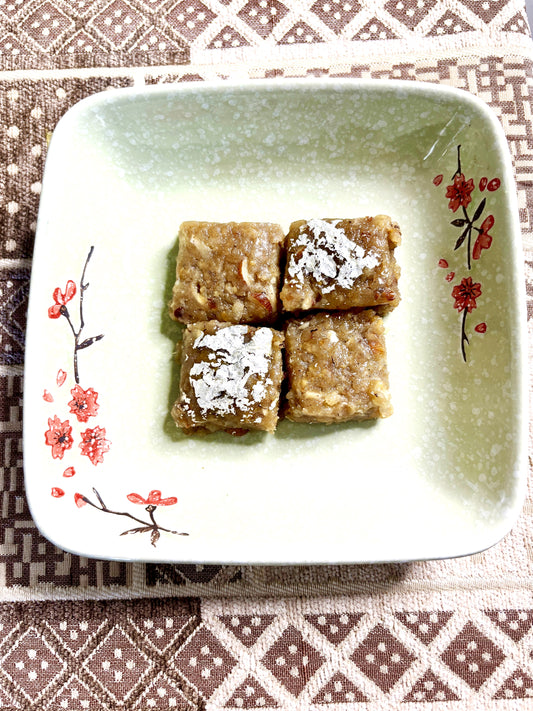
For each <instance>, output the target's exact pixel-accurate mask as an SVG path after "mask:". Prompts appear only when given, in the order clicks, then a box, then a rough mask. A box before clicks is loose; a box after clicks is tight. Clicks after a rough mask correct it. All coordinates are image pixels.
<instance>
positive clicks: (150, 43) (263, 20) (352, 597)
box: [0, 0, 533, 710]
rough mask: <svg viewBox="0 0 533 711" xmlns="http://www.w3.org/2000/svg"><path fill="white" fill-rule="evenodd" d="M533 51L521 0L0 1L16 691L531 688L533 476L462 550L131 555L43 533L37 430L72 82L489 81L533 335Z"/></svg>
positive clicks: (375, 698)
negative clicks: (321, 559)
mask: <svg viewBox="0 0 533 711" xmlns="http://www.w3.org/2000/svg"><path fill="white" fill-rule="evenodd" d="M532 66H533V55H532V42H531V38H530V35H529V27H528V25H527V20H526V16H525V11H524V5H523V2H520V1H518V0H507V1H506V0H487V2H478V1H476V0H469V1H466V2H459V1H454V2H452V1H451V0H450V1H449V2H437V0H402V2H398V0H390V1H388V0H373V1H372V0H367V1H366V2H363V1H361V2H352V1H351V0H348V1H347V2H342V1H341V0H327V1H326V0H317V2H313V0H306V1H305V2H304V1H303V0H290V1H288V0H287V1H286V2H282V1H281V0H178V2H175V0H112V2H109V0H94V1H93V2H88V1H85V2H84V1H83V0H68V1H67V0H53V1H52V0H44V2H43V0H27V1H26V0H4V1H1V0H0V83H1V87H0V122H1V125H0V132H1V135H2V141H1V148H0V150H1V152H2V158H1V161H0V229H1V240H0V282H1V284H0V306H1V310H0V335H1V340H0V443H1V444H0V457H1V466H2V479H1V492H2V524H1V529H0V618H1V619H0V629H1V630H2V639H1V640H0V708H8V709H15V708H17V709H45V708H49V709H63V708H64V709H90V710H92V709H116V708H126V709H150V708H154V709H172V708H177V709H201V708H211V709H222V708H228V709H235V708H283V709H309V708H319V709H327V708H332V709H333V708H335V709H337V708H342V709H348V708H357V709H362V710H364V709H369V710H370V709H391V708H399V707H400V706H401V707H402V708H403V707H405V708H406V709H409V708H433V707H434V708H435V709H442V708H446V709H455V708H461V709H463V708H480V709H492V708H494V709H496V708H505V709H507V708H509V709H511V708H513V709H514V708H533V631H532V627H533V598H532V593H531V590H532V589H533V544H532V534H533V500H532V498H531V490H530V491H529V494H528V498H527V501H526V504H525V506H524V509H523V512H522V514H521V517H520V519H519V521H518V523H517V524H516V526H515V527H514V528H513V530H512V532H511V533H510V534H509V535H508V536H507V537H506V538H505V539H504V540H503V541H502V542H501V543H499V544H498V545H496V546H494V547H493V548H491V549H490V550H488V551H486V552H484V553H481V554H478V555H475V556H470V557H467V558H462V559H457V560H449V561H430V562H424V563H409V564H390V565H377V566H316V567H305V566H301V567H285V568H280V567H260V566H257V567H255V566H254V567H251V566H243V567H241V566H217V565H206V566H194V565H156V564H153V565H143V564H123V563H113V562H104V561H96V560H88V559H83V558H79V557H77V556H73V555H71V554H68V553H65V552H63V551H61V550H59V549H57V548H55V547H54V546H53V545H52V544H50V543H49V542H48V541H46V540H45V539H44V538H42V537H41V536H40V534H39V533H38V532H37V530H36V528H35V526H34V524H33V522H32V520H31V516H30V513H29V510H28V506H27V503H26V500H25V497H24V485H23V470H22V446H21V428H22V419H21V418H22V402H21V399H22V392H23V363H24V333H25V312H26V307H27V296H28V288H29V278H30V269H31V258H32V250H33V239H34V231H35V223H36V217H37V209H38V203H39V194H40V189H41V179H42V169H43V165H44V160H45V156H46V148H47V143H48V140H49V137H50V134H51V132H52V131H53V129H54V127H55V125H56V124H57V122H58V120H59V119H60V117H61V116H62V115H63V114H64V113H65V111H66V110H67V109H68V108H69V107H70V106H72V105H73V104H74V103H76V102H77V101H79V100H80V99H81V98H83V97H85V96H89V95H91V94H93V93H95V92H97V91H102V90H104V89H106V88H107V87H110V86H113V87H123V86H132V85H136V86H141V85H143V84H154V83H167V82H181V81H203V80H217V79H218V80H224V79H228V78H241V79H247V78H260V79H266V80H267V79H268V78H272V77H301V76H304V77H305V76H308V77H310V78H311V79H312V77H313V76H324V77H328V76H330V77H365V78H378V79H379V78H395V79H409V80H418V81H429V82H436V83H441V84H447V85H450V86H455V87H458V88H463V89H466V90H468V91H470V92H472V93H474V94H476V95H477V96H479V97H481V98H482V99H484V100H485V101H486V102H487V103H488V104H489V105H490V106H491V107H492V108H493V109H494V111H495V112H496V114H497V116H498V117H499V119H500V120H501V122H502V125H503V128H504V131H505V133H506V136H507V139H508V142H509V146H510V149H511V154H512V157H513V161H514V166H515V174H516V180H517V189H518V201H519V210H520V222H521V227H522V233H523V246H524V257H525V273H526V290H527V298H528V330H529V344H530V352H531V335H532V328H533V319H532V320H529V319H530V318H531V316H532V315H533V237H532V235H533V230H532V220H533V184H532V175H533V125H532V121H531V108H532V101H531V98H532V87H533V78H532ZM530 392H531V381H530ZM141 598H144V599H141ZM147 598H149V599H147Z"/></svg>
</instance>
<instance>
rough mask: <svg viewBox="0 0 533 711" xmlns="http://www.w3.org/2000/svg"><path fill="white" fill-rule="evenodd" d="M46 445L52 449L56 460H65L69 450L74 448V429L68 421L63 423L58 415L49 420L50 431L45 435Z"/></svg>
mask: <svg viewBox="0 0 533 711" xmlns="http://www.w3.org/2000/svg"><path fill="white" fill-rule="evenodd" d="M44 439H45V442H46V444H47V445H48V446H49V447H51V448H52V457H53V458H54V459H63V455H64V454H65V452H66V450H67V449H71V448H72V444H73V440H72V427H71V426H70V423H69V421H68V420H65V421H64V422H62V421H61V420H60V419H59V417H58V416H57V415H55V416H54V417H49V418H48V429H47V430H46V432H45V433H44Z"/></svg>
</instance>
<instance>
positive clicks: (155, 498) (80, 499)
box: [74, 488, 189, 548]
mask: <svg viewBox="0 0 533 711" xmlns="http://www.w3.org/2000/svg"><path fill="white" fill-rule="evenodd" d="M93 492H94V495H95V496H96V498H97V500H98V504H95V503H94V502H93V501H91V499H89V498H88V497H87V496H85V495H84V494H79V493H76V494H74V501H75V502H76V506H77V507H78V508H81V507H82V506H85V504H88V505H89V506H92V507H93V508H94V509H97V511H103V512H104V513H108V514H112V515H114V516H124V517H126V518H130V519H131V520H132V521H136V522H137V523H140V524H141V526H136V527H134V528H129V529H128V530H126V531H123V532H122V533H121V534H120V535H121V536H126V535H128V534H133V533H150V542H151V544H152V545H153V546H154V548H155V547H156V544H157V541H158V540H159V538H160V537H161V531H165V532H166V533H172V534H174V535H176V536H188V535H189V534H188V533H180V532H178V531H172V530H171V529H169V528H164V527H163V526H160V525H159V524H158V523H157V521H156V520H155V515H154V514H155V511H156V509H157V507H158V506H173V505H174V504H177V503H178V499H177V498H176V497H175V496H169V497H167V498H165V499H162V498H161V492H160V491H157V490H154V491H151V492H150V493H149V494H148V496H147V497H146V498H144V497H142V496H140V495H139V494H135V493H131V494H128V496H127V497H126V498H127V499H128V501H131V502H132V503H133V504H141V505H143V504H146V508H145V511H146V512H147V513H148V517H149V520H148V521H145V520H143V519H141V518H138V517H137V516H133V514H131V513H129V511H114V510H113V509H110V508H109V507H108V506H106V504H105V503H104V501H103V499H102V497H101V496H100V494H99V493H98V491H97V490H96V489H94V488H93Z"/></svg>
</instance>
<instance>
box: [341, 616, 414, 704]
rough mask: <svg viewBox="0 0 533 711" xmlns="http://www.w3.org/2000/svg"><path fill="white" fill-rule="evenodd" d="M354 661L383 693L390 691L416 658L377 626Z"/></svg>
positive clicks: (387, 631) (383, 629)
mask: <svg viewBox="0 0 533 711" xmlns="http://www.w3.org/2000/svg"><path fill="white" fill-rule="evenodd" d="M351 659H352V661H354V662H355V664H357V666H358V667H359V669H361V671H362V672H364V673H365V674H366V675H367V677H368V678H369V679H372V681H373V682H374V683H375V684H377V685H378V686H379V688H380V689H381V690H382V691H385V692H387V691H390V690H391V689H392V687H393V686H394V685H395V684H396V682H397V681H398V680H399V679H400V677H402V676H403V674H404V673H405V672H406V671H407V670H408V669H409V667H410V666H411V664H412V662H413V661H414V659H415V656H414V655H413V654H411V652H410V651H409V650H408V649H407V648H406V647H405V646H404V645H403V644H402V643H401V642H400V641H399V640H398V639H396V637H394V636H393V635H392V634H391V633H390V632H389V630H388V629H386V628H385V627H383V626H382V625H376V626H375V627H374V628H373V629H372V630H371V631H370V632H369V634H368V635H367V636H366V637H365V639H364V640H363V642H362V643H361V644H360V645H359V646H358V647H357V648H356V649H355V651H354V653H353V654H352V655H351Z"/></svg>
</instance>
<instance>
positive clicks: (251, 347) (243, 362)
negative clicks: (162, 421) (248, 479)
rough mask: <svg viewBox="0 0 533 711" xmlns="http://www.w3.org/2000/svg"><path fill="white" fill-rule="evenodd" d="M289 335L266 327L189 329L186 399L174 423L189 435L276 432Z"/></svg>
mask: <svg viewBox="0 0 533 711" xmlns="http://www.w3.org/2000/svg"><path fill="white" fill-rule="evenodd" d="M283 340H284V337H283V334H282V333H280V332H279V331H274V330H273V329H272V328H268V327H266V326H263V327H259V328H255V327H253V326H245V325H237V324H228V323H220V322H217V321H206V322H201V323H194V324H189V325H188V326H187V329H186V330H185V333H184V335H183V344H182V349H181V375H180V390H181V394H180V397H179V398H178V400H177V401H176V403H175V404H174V407H173V408H172V417H173V418H174V420H175V422H176V424H177V425H178V426H179V427H181V428H182V429H183V430H184V431H185V432H187V433H194V432H199V433H201V432H214V431H216V430H226V431H230V432H231V433H232V434H243V431H245V430H266V431H267V432H273V431H274V430H275V429H276V424H277V421H278V409H279V396H280V387H281V381H282V378H283V366H282V355H281V349H282V345H283Z"/></svg>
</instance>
